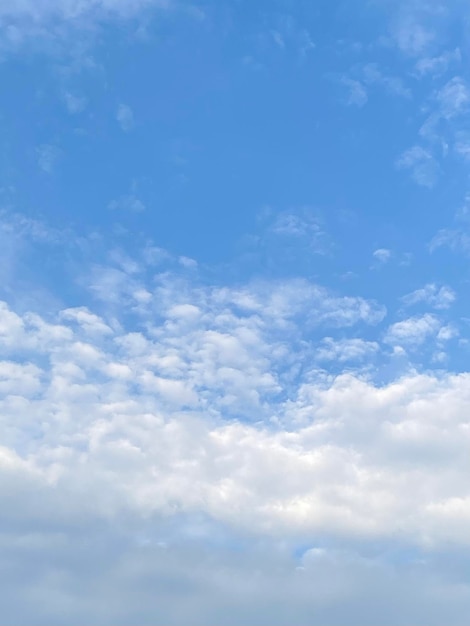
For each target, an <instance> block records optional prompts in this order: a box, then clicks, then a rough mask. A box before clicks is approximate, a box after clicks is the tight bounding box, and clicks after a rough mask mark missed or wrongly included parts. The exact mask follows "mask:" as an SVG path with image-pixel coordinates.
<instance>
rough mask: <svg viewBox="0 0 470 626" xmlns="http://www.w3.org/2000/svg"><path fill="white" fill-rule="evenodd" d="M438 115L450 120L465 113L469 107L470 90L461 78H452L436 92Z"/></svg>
mask: <svg viewBox="0 0 470 626" xmlns="http://www.w3.org/2000/svg"><path fill="white" fill-rule="evenodd" d="M436 101H437V103H438V105H439V115H440V116H441V117H444V118H445V119H451V118H453V117H456V116H457V115H461V114H463V113H466V112H467V111H468V110H469V106H470V90H469V88H468V85H467V82H466V81H465V80H464V79H463V78H462V77H461V76H454V78H452V79H451V80H449V81H448V82H447V83H446V84H445V85H444V87H442V89H440V90H439V91H438V92H437V95H436Z"/></svg>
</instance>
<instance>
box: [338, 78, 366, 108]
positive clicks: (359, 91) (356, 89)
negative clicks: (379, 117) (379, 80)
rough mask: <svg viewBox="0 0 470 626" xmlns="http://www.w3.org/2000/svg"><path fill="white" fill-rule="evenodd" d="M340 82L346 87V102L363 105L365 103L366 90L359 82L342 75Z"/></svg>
mask: <svg viewBox="0 0 470 626" xmlns="http://www.w3.org/2000/svg"><path fill="white" fill-rule="evenodd" d="M341 83H342V84H343V85H344V86H345V87H347V89H348V98H347V102H348V104H353V105H355V106H357V107H363V106H364V105H365V104H366V103H367V100H368V96H367V91H366V88H365V87H364V85H363V84H362V83H361V82H359V81H358V80H354V79H352V78H348V77H346V76H344V77H343V78H342V79H341Z"/></svg>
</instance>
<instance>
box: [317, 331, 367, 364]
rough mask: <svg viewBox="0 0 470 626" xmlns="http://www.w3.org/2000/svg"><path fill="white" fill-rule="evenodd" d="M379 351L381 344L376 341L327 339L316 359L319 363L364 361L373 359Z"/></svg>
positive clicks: (324, 340) (318, 351)
mask: <svg viewBox="0 0 470 626" xmlns="http://www.w3.org/2000/svg"><path fill="white" fill-rule="evenodd" d="M378 351H379V344H378V343H376V342H375V341H364V339H341V340H335V339H333V338H332V337H326V338H325V339H323V341H322V343H321V345H320V347H319V348H318V350H317V351H316V358H317V359H318V360H319V361H336V362H338V363H346V362H347V361H362V360H364V359H366V358H371V357H372V356H373V355H374V354H375V353H376V352H378Z"/></svg>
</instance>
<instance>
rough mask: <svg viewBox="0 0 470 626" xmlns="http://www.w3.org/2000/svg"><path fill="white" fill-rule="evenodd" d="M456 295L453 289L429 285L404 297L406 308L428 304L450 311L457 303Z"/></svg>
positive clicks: (433, 284)
mask: <svg viewBox="0 0 470 626" xmlns="http://www.w3.org/2000/svg"><path fill="white" fill-rule="evenodd" d="M455 299H456V294H455V291H454V290H453V289H451V288H450V287H448V286H446V285H444V286H442V287H438V286H437V285H436V284H435V283H429V284H427V285H425V286H424V287H423V288H421V289H416V291H413V292H412V293H409V294H408V295H406V296H403V298H402V302H403V303H404V305H405V306H413V305H415V304H421V303H423V304H427V305H429V306H431V307H433V308H435V309H448V308H450V306H451V305H452V304H453V303H454V302H455Z"/></svg>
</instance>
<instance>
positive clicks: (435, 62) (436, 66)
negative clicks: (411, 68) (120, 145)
mask: <svg viewBox="0 0 470 626" xmlns="http://www.w3.org/2000/svg"><path fill="white" fill-rule="evenodd" d="M461 61H462V54H461V52H460V49H459V48H456V49H455V50H453V51H446V52H443V53H442V54H440V55H439V56H435V57H422V58H421V59H419V60H418V61H417V62H416V65H415V67H416V70H417V72H418V75H419V76H428V75H430V76H432V78H437V77H439V76H442V75H443V74H445V72H447V70H448V69H449V67H450V66H451V65H452V64H453V63H456V64H457V63H460V62H461Z"/></svg>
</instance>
